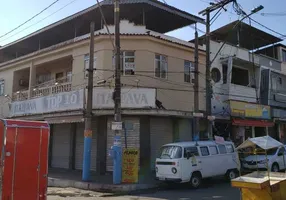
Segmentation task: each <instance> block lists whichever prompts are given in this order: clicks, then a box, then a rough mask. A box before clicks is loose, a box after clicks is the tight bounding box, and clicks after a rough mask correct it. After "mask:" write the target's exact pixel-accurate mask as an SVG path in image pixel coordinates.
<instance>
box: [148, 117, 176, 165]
mask: <svg viewBox="0 0 286 200" xmlns="http://www.w3.org/2000/svg"><path fill="white" fill-rule="evenodd" d="M150 135H151V136H150V137H151V169H152V170H155V160H156V157H157V155H158V153H159V150H160V148H161V146H162V145H164V144H167V143H171V142H173V121H172V119H170V118H151V119H150Z"/></svg>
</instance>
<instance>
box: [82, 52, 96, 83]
mask: <svg viewBox="0 0 286 200" xmlns="http://www.w3.org/2000/svg"><path fill="white" fill-rule="evenodd" d="M93 68H94V69H96V57H94V58H93ZM88 69H89V54H86V55H85V56H84V78H88V71H87V70H88ZM93 73H95V70H94V71H93Z"/></svg>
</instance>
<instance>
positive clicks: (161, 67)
mask: <svg viewBox="0 0 286 200" xmlns="http://www.w3.org/2000/svg"><path fill="white" fill-rule="evenodd" d="M167 73H168V62H167V56H163V55H159V54H156V55H155V77H158V78H165V79H167Z"/></svg>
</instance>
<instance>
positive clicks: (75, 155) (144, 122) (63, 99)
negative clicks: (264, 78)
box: [0, 0, 206, 173]
mask: <svg viewBox="0 0 286 200" xmlns="http://www.w3.org/2000/svg"><path fill="white" fill-rule="evenodd" d="M101 6H102V10H103V13H104V15H105V19H106V21H107V24H110V26H109V30H110V33H111V37H110V36H109V34H108V33H107V31H106V27H105V26H104V23H103V19H102V16H101V15H100V11H99V8H98V5H95V6H92V7H90V8H88V9H86V10H84V11H81V12H79V13H77V14H75V15H72V16H70V17H68V18H65V19H63V20H61V21H58V22H56V23H54V24H52V25H50V26H47V27H45V28H43V29H41V30H39V31H36V32H34V33H32V34H30V35H28V36H26V37H24V38H22V39H19V40H17V41H15V42H13V43H11V44H8V45H5V46H3V47H1V48H0V95H1V96H0V102H1V103H0V108H1V109H0V112H1V115H2V117H11V118H17V119H29V120H46V121H48V122H49V123H50V125H51V139H50V140H51V141H50V154H49V159H50V167H53V168H64V169H76V170H81V169H82V160H83V141H84V136H83V132H84V123H83V121H84V116H85V115H84V113H85V112H84V111H85V104H86V98H85V97H86V89H85V88H86V84H87V72H86V69H87V68H88V63H89V43H90V42H89V40H90V34H89V31H90V30H89V25H90V22H91V21H94V22H95V27H96V32H95V39H94V66H95V68H96V70H95V71H94V90H93V124H92V126H93V140H92V153H91V156H92V162H91V168H92V170H94V171H97V172H98V173H105V172H106V171H107V172H108V171H112V169H113V163H112V159H111V158H110V157H109V156H108V152H109V149H110V147H111V146H112V145H113V136H114V133H113V131H112V130H111V123H112V121H113V114H114V110H113V107H114V103H113V101H112V92H113V90H114V62H113V60H114V59H113V52H114V49H113V45H112V43H113V38H114V34H113V33H114V27H113V25H112V24H113V2H112V1H111V0H105V1H103V2H101ZM120 16H121V23H120V30H121V31H120V33H121V35H120V39H121V50H122V58H121V64H122V120H123V122H124V123H125V130H124V132H123V133H124V134H122V139H123V141H122V144H123V145H125V144H126V145H127V147H136V148H139V149H140V169H143V170H144V169H146V170H149V169H150V168H151V169H154V161H155V158H156V155H157V153H158V151H159V149H160V146H161V145H163V144H165V143H169V142H173V141H180V140H192V137H193V135H192V127H193V126H192V123H193V120H192V118H193V111H194V89H193V86H194V85H193V79H194V76H193V74H194V64H193V63H194V44H192V43H189V42H187V41H183V40H180V39H177V38H174V37H170V36H167V35H165V33H166V32H169V31H172V30H175V29H178V28H181V27H184V26H187V25H190V24H194V23H204V21H203V20H202V19H201V18H199V17H196V16H193V15H191V14H189V13H186V12H184V11H181V10H178V9H176V8H174V7H171V6H168V5H166V4H163V3H161V2H159V1H156V0H140V1H135V2H131V1H129V0H121V5H120ZM199 63H205V52H204V48H203V47H200V49H199ZM204 72H205V65H204V64H199V73H202V74H204ZM199 88H200V92H199V98H200V105H199V108H200V111H202V112H204V110H205V94H204V92H205V90H204V88H205V80H204V79H200V81H199ZM200 125H201V126H200V130H201V131H202V132H204V131H205V129H206V125H205V122H204V120H201V122H200ZM125 141H126V143H125Z"/></svg>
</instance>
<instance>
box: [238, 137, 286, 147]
mask: <svg viewBox="0 0 286 200" xmlns="http://www.w3.org/2000/svg"><path fill="white" fill-rule="evenodd" d="M256 145H257V146H259V147H260V148H262V149H265V150H268V149H273V148H277V147H281V146H283V144H282V143H281V142H278V141H277V140H275V139H273V138H272V137H270V136H263V137H256V138H248V139H247V140H246V141H244V142H243V143H242V144H241V145H239V146H238V147H237V149H243V148H248V147H253V146H256Z"/></svg>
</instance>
